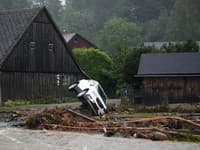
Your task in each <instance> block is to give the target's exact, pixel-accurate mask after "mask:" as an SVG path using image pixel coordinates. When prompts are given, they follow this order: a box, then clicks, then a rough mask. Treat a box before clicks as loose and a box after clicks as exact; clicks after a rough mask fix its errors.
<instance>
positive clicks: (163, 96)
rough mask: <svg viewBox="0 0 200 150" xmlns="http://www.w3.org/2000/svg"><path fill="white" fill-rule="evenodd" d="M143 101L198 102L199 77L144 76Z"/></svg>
mask: <svg viewBox="0 0 200 150" xmlns="http://www.w3.org/2000/svg"><path fill="white" fill-rule="evenodd" d="M143 86H144V103H153V104H155V103H179V102H180V103H182V102H200V77H176V78H144V79H143Z"/></svg>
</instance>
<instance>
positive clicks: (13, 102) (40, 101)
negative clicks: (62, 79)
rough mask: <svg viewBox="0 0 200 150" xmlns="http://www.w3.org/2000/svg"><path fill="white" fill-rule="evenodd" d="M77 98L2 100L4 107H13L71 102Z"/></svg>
mask: <svg viewBox="0 0 200 150" xmlns="http://www.w3.org/2000/svg"><path fill="white" fill-rule="evenodd" d="M78 101H79V100H78V99H77V98H68V97H63V98H53V97H43V98H37V99H27V100H26V99H14V100H8V101H6V102H4V107H14V106H21V105H29V104H61V103H72V102H78Z"/></svg>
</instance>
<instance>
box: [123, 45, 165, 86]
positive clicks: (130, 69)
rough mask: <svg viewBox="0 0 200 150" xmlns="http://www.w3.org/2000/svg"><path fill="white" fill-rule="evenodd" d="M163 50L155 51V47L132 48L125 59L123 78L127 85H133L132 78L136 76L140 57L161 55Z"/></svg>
mask: <svg viewBox="0 0 200 150" xmlns="http://www.w3.org/2000/svg"><path fill="white" fill-rule="evenodd" d="M163 52H165V51H164V50H160V49H156V48H155V47H134V48H132V51H131V53H130V55H128V56H127V57H126V59H125V64H124V70H123V71H124V76H125V81H126V82H127V83H128V84H132V83H133V80H134V78H133V76H134V75H135V74H137V70H138V67H139V61H140V56H141V55H142V54H144V53H163Z"/></svg>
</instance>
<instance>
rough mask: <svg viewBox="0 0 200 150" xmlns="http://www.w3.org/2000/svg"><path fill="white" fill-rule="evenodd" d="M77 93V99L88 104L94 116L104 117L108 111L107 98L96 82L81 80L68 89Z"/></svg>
mask: <svg viewBox="0 0 200 150" xmlns="http://www.w3.org/2000/svg"><path fill="white" fill-rule="evenodd" d="M68 89H69V90H70V91H75V92H76V93H77V97H78V98H79V99H80V100H81V101H82V102H83V103H84V104H88V105H89V107H90V108H91V110H92V112H93V113H94V115H98V116H102V115H104V114H105V113H106V111H107V106H106V101H107V96H106V94H105V92H104V90H103V88H102V87H101V85H100V84H99V83H98V82H97V81H95V80H90V79H88V80H86V79H82V80H79V81H78V82H77V83H74V84H72V85H71V86H69V88H68Z"/></svg>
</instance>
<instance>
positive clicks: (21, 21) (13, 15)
mask: <svg viewBox="0 0 200 150" xmlns="http://www.w3.org/2000/svg"><path fill="white" fill-rule="evenodd" d="M41 9H43V8H32V9H22V10H11V11H0V64H2V63H3V62H4V60H5V59H6V57H7V56H8V55H9V53H10V52H11V51H12V49H13V47H14V46H15V45H16V44H17V42H18V41H19V39H20V38H21V36H22V34H23V33H24V32H25V31H26V29H27V28H28V26H29V25H30V24H31V22H32V21H33V20H34V18H35V17H36V16H37V15H38V14H39V12H40V10H41Z"/></svg>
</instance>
